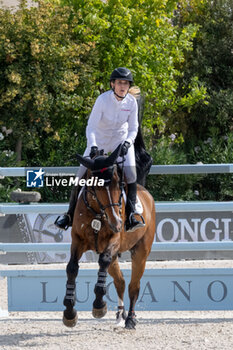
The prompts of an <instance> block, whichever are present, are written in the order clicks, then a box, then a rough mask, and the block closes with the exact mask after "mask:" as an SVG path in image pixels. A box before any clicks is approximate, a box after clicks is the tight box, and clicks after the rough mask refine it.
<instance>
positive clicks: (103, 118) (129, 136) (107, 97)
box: [86, 90, 138, 150]
mask: <svg viewBox="0 0 233 350" xmlns="http://www.w3.org/2000/svg"><path fill="white" fill-rule="evenodd" d="M137 131H138V107H137V101H136V99H135V97H133V96H132V95H131V94H127V96H126V97H125V98H124V99H123V100H121V101H118V100H117V99H116V97H115V95H114V92H113V91H112V90H109V91H106V92H104V93H103V94H101V95H100V96H99V97H98V98H97V99H96V102H95V104H94V106H93V109H92V111H91V114H90V117H89V120H88V125H87V128H86V137H87V146H88V148H90V147H92V146H97V147H99V148H103V149H106V146H108V147H107V148H108V150H110V149H111V146H113V145H116V144H117V142H118V143H120V142H123V141H128V142H129V143H130V144H132V143H133V142H134V140H135V138H136V136H137Z"/></svg>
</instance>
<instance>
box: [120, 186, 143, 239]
mask: <svg viewBox="0 0 233 350" xmlns="http://www.w3.org/2000/svg"><path fill="white" fill-rule="evenodd" d="M136 199H137V183H136V182H134V183H131V184H128V195H127V203H126V208H125V210H126V215H127V219H126V231H127V232H133V231H135V230H137V229H138V228H140V227H144V226H145V222H144V219H143V217H142V216H141V218H142V221H138V220H137V219H136V217H135V204H136Z"/></svg>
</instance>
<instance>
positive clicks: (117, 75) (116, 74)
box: [110, 67, 133, 85]
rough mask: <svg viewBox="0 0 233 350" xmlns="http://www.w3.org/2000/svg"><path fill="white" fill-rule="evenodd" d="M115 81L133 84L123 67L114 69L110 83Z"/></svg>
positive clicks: (128, 72) (131, 78) (130, 76)
mask: <svg viewBox="0 0 233 350" xmlns="http://www.w3.org/2000/svg"><path fill="white" fill-rule="evenodd" d="M116 79H120V80H127V81H129V82H130V85H132V83H133V76H132V73H131V72H130V70H129V69H128V68H125V67H118V68H115V69H114V71H113V72H112V74H111V76H110V82H111V81H113V80H116Z"/></svg>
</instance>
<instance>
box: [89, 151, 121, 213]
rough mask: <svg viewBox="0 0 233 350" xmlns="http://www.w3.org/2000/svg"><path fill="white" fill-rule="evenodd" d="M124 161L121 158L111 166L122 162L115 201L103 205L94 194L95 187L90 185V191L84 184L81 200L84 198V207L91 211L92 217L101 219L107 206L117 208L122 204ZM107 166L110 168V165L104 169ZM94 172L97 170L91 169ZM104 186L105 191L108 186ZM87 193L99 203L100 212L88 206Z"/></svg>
mask: <svg viewBox="0 0 233 350" xmlns="http://www.w3.org/2000/svg"><path fill="white" fill-rule="evenodd" d="M124 161H125V158H123V159H122V161H121V162H117V163H116V164H115V165H113V166H117V165H118V164H121V163H122V171H121V176H120V181H119V187H120V196H119V200H118V202H116V203H109V204H107V205H105V206H104V205H103V204H102V203H101V201H100V200H99V198H98V196H97V194H96V190H95V187H94V186H92V187H91V188H92V191H91V190H89V188H88V187H87V185H85V188H84V191H83V200H84V203H85V205H86V207H87V208H88V209H89V210H90V211H91V212H92V214H93V215H94V217H95V218H96V219H102V218H103V217H105V216H106V214H105V210H106V209H107V208H111V207H115V206H118V207H119V208H121V206H122V197H123V189H124V185H125V183H124V180H123V179H124ZM109 168H111V167H107V168H105V169H106V170H107V169H109ZM95 172H97V171H95V170H94V171H92V173H95ZM105 187H106V188H107V191H109V186H105ZM87 193H90V194H91V195H92V196H93V197H94V198H95V200H96V202H97V203H98V205H99V210H100V213H98V212H97V211H96V210H95V209H94V208H92V207H91V206H90V204H89V203H88V200H87Z"/></svg>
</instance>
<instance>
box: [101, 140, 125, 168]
mask: <svg viewBox="0 0 233 350" xmlns="http://www.w3.org/2000/svg"><path fill="white" fill-rule="evenodd" d="M121 146H122V144H121V143H120V144H119V146H117V148H116V149H115V150H114V151H113V152H112V154H110V156H109V157H108V158H107V159H106V160H105V162H106V163H105V164H106V165H107V166H111V165H113V164H114V163H115V161H116V160H117V158H118V157H119V155H120V152H121Z"/></svg>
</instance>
